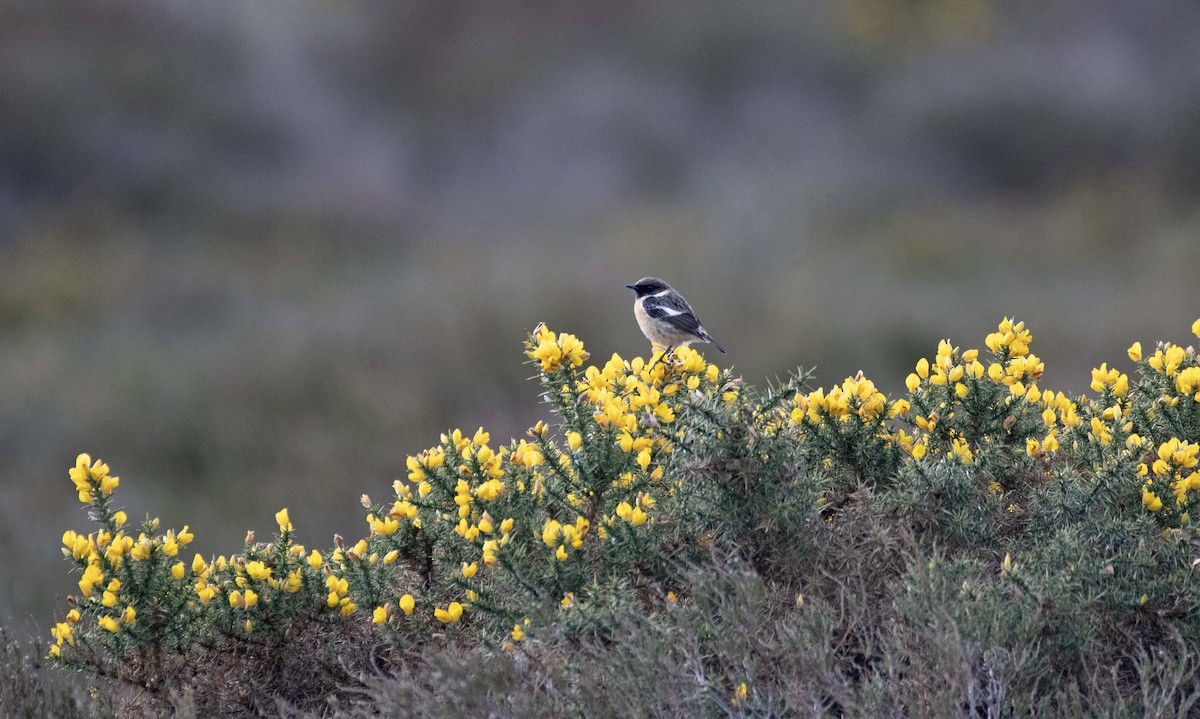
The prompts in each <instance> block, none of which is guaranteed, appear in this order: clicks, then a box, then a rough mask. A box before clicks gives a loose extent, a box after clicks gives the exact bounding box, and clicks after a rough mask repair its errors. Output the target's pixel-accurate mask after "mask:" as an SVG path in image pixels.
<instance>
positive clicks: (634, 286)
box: [625, 285, 637, 290]
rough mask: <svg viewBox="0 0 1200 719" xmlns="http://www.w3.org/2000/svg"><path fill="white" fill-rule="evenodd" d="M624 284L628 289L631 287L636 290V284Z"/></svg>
mask: <svg viewBox="0 0 1200 719" xmlns="http://www.w3.org/2000/svg"><path fill="white" fill-rule="evenodd" d="M625 286H626V287H628V288H629V289H631V290H636V289H637V285H625Z"/></svg>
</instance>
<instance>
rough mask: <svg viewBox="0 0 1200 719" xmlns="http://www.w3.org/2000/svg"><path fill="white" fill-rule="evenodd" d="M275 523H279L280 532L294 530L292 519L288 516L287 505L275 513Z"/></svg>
mask: <svg viewBox="0 0 1200 719" xmlns="http://www.w3.org/2000/svg"><path fill="white" fill-rule="evenodd" d="M275 523H276V524H278V525H279V531H280V532H290V531H292V520H291V519H289V518H288V511H287V507H284V508H283V509H281V510H279V511H278V512H276V513H275Z"/></svg>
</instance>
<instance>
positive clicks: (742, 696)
mask: <svg viewBox="0 0 1200 719" xmlns="http://www.w3.org/2000/svg"><path fill="white" fill-rule="evenodd" d="M748 696H750V690H749V688H748V687H747V686H746V682H742V683H741V684H738V685H737V689H735V690H734V692H733V699H732V701H731V702H730V703H731V704H733V705H734V706H738V705H739V704H742V703H743V702H745V701H746V698H747V697H748Z"/></svg>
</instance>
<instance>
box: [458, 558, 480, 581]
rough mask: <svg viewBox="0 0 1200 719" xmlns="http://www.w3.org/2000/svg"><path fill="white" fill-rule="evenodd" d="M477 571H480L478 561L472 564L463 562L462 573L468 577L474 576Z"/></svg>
mask: <svg viewBox="0 0 1200 719" xmlns="http://www.w3.org/2000/svg"><path fill="white" fill-rule="evenodd" d="M477 571H479V565H478V564H477V563H475V562H471V563H470V564H467V563H466V562H463V563H462V574H463V576H464V577H466V578H467V579H470V578H471V577H474V576H475V573H476V572H477Z"/></svg>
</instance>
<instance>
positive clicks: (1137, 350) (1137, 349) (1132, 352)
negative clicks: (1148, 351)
mask: <svg viewBox="0 0 1200 719" xmlns="http://www.w3.org/2000/svg"><path fill="white" fill-rule="evenodd" d="M1127 352H1128V353H1129V359H1131V360H1133V361H1134V362H1139V361H1141V359H1142V343H1141V342H1134V343H1133V344H1131V345H1129V349H1128V350H1127Z"/></svg>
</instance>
